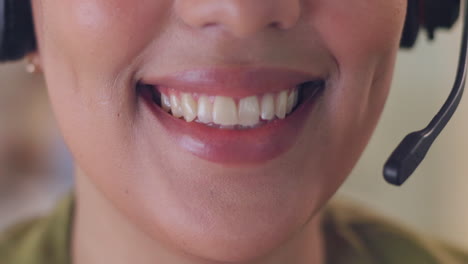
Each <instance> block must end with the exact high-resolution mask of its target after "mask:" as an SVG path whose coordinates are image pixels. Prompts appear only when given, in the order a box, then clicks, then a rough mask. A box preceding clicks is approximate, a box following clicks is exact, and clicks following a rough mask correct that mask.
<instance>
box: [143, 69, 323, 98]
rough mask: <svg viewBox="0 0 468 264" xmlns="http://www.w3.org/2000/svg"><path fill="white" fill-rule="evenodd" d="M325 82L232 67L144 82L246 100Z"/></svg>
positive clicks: (283, 72) (308, 76) (299, 75)
mask: <svg viewBox="0 0 468 264" xmlns="http://www.w3.org/2000/svg"><path fill="white" fill-rule="evenodd" d="M323 79H324V76H323V75H321V74H314V73H310V72H305V71H297V70H290V69H285V68H273V67H270V68H264V67H255V68H254V67H248V68H247V67H230V68H208V69H196V70H188V71H181V72H175V73H172V74H170V75H165V76H161V77H154V76H147V77H143V78H142V79H141V80H140V82H141V83H144V84H149V85H153V86H155V87H161V88H169V89H174V90H176V91H179V92H187V93H202V94H208V95H220V96H229V97H234V98H242V97H247V96H251V95H256V94H264V93H275V92H280V91H283V90H287V89H291V88H294V87H296V86H297V85H299V84H302V83H305V82H310V81H316V80H323Z"/></svg>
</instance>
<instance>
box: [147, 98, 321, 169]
mask: <svg viewBox="0 0 468 264" xmlns="http://www.w3.org/2000/svg"><path fill="white" fill-rule="evenodd" d="M322 92H323V90H321V91H319V92H317V93H316V94H315V95H314V96H311V97H309V98H307V99H306V100H305V101H304V102H302V103H301V105H299V107H298V108H297V109H296V110H295V111H294V112H293V113H292V114H291V115H289V116H287V117H286V118H285V119H276V120H274V121H272V122H269V123H267V124H265V125H263V126H260V127H257V128H254V129H246V130H228V129H217V128H213V127H209V126H206V125H203V124H200V123H197V122H190V123H189V122H186V121H184V120H182V119H178V118H175V117H174V116H172V115H170V114H168V113H167V112H165V111H164V110H163V109H161V108H160V107H159V106H157V105H156V104H154V103H153V101H152V100H151V99H149V98H145V100H144V101H145V105H147V106H148V107H149V108H150V110H151V112H152V113H153V114H154V116H155V117H156V119H157V120H158V121H159V122H160V123H161V124H162V125H163V127H164V128H165V130H166V132H167V134H168V135H169V138H171V139H172V141H173V142H174V143H175V145H177V146H178V147H180V148H181V149H183V150H184V151H187V152H188V153H191V154H193V155H195V156H197V157H199V158H201V159H204V160H206V161H211V162H214V163H219V164H224V165H230V166H242V165H257V164H261V163H265V162H267V161H270V160H272V159H274V158H277V157H278V156H280V155H281V154H283V153H285V152H287V151H288V150H289V149H291V147H292V146H293V145H294V144H295V143H296V140H297V139H298V137H299V135H300V134H301V132H302V130H303V129H304V125H305V121H306V119H307V117H308V116H309V115H310V114H311V113H312V110H313V109H314V106H315V104H316V101H317V99H318V98H319V97H320V95H321V94H322Z"/></svg>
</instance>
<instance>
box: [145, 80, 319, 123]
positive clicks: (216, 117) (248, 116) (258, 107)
mask: <svg viewBox="0 0 468 264" xmlns="http://www.w3.org/2000/svg"><path fill="white" fill-rule="evenodd" d="M323 85H324V83H323V80H318V81H310V82H306V83H303V84H300V85H297V86H296V87H294V88H293V89H289V90H283V91H280V92H276V93H265V94H260V95H251V96H248V97H243V98H234V97H229V96H214V95H208V94H199V93H184V92H179V91H176V90H174V89H170V88H164V87H155V86H154V85H149V84H142V83H139V84H138V89H139V90H140V91H141V92H144V93H146V94H147V96H148V99H151V101H152V102H153V103H154V104H155V105H156V106H157V107H159V108H161V109H162V110H164V111H165V112H167V113H169V114H171V115H172V116H173V117H175V118H178V119H181V120H184V121H185V122H197V123H200V124H204V125H206V126H209V127H213V128H217V129H231V130H244V129H254V128H257V127H260V126H263V125H265V124H268V123H270V122H273V121H276V120H278V119H280V120H281V119H285V118H287V117H288V116H289V115H290V114H292V113H293V112H294V110H295V109H296V108H297V107H298V106H299V105H300V104H301V103H302V102H304V101H306V100H307V98H309V97H313V96H314V95H315V94H316V93H318V92H319V91H320V88H322V87H323Z"/></svg>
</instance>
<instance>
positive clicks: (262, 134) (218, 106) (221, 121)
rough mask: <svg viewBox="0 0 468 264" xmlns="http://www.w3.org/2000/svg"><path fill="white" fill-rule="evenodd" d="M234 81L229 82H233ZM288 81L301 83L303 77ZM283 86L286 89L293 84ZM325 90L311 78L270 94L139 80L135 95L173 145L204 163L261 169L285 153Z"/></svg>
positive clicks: (264, 90)
mask: <svg viewBox="0 0 468 264" xmlns="http://www.w3.org/2000/svg"><path fill="white" fill-rule="evenodd" d="M267 72H268V70H266V71H263V70H262V73H267ZM226 74H227V73H226V72H225V71H222V72H221V73H219V72H215V73H214V75H213V73H212V72H211V71H210V73H209V74H202V76H204V77H205V78H206V77H207V76H209V77H213V76H215V77H214V78H218V79H219V78H226V76H225V75H226ZM228 74H229V73H228ZM270 74H271V70H270ZM219 76H222V77H219ZM236 76H237V77H239V74H237V75H236V74H234V75H232V76H231V77H229V78H230V79H231V80H238V78H237V79H236ZM243 76H244V80H245V79H248V78H245V76H246V75H243ZM257 76H260V78H261V76H264V77H265V76H267V75H265V74H263V75H261V74H260V75H257ZM269 76H270V77H271V76H275V75H269ZM290 76H294V78H296V79H297V77H298V76H301V78H302V79H304V78H303V77H304V76H303V75H297V74H296V75H294V74H291V75H290ZM209 77H208V78H209ZM309 77H310V76H309ZM240 78H241V79H242V76H241V77H240ZM179 79H180V77H179ZM270 79H274V77H271V78H270ZM283 79H284V80H285V79H287V78H283ZM287 80H288V82H289V83H290V82H291V80H292V78H289V79H287ZM278 83H280V82H278ZM172 84H174V83H172ZM205 84H206V82H205ZM256 84H257V85H258V81H257V82H256ZM325 85H326V81H325V79H323V78H312V79H311V80H308V81H304V82H301V83H299V84H296V85H292V87H291V85H288V84H285V82H283V84H282V85H276V86H275V87H274V88H271V89H268V86H266V85H262V87H263V88H258V89H245V90H243V91H242V92H239V91H240V90H236V89H230V90H229V89H224V90H223V89H218V90H216V89H209V86H210V85H205V86H203V87H202V86H197V88H196V89H194V88H193V86H192V87H190V85H186V86H184V87H183V88H181V87H180V86H178V85H172V86H171V85H170V83H169V85H168V83H167V82H166V83H164V80H163V81H162V82H157V81H153V82H151V83H149V82H146V81H145V80H144V79H142V80H140V81H139V82H138V84H137V87H136V89H137V92H138V94H139V95H141V98H142V99H143V101H144V103H145V105H146V106H147V107H149V109H150V110H151V111H150V112H151V113H152V114H153V115H154V117H155V118H156V120H157V121H158V122H160V123H161V124H162V125H163V127H164V128H165V130H166V132H167V135H168V136H169V138H171V139H172V140H173V142H174V143H175V145H178V146H179V147H180V148H181V149H183V150H185V151H187V152H189V153H191V154H193V155H195V156H197V157H199V158H202V159H204V160H207V161H211V162H215V163H221V164H224V165H229V166H242V165H256V164H260V163H264V162H266V161H269V160H272V159H274V158H276V157H278V156H279V155H281V154H283V153H285V152H286V151H287V150H289V149H290V148H291V147H292V146H293V145H294V143H295V142H296V140H297V138H298V137H299V135H300V134H301V132H302V128H303V127H304V123H305V122H306V120H307V117H308V116H309V114H310V113H311V112H312V111H311V110H312V109H313V106H314V105H315V102H316V100H317V99H318V98H319V96H320V95H321V94H322V91H323V89H324V88H325ZM198 87H200V88H198ZM207 87H208V88H207ZM218 87H219V86H218ZM257 87H258V86H257ZM217 91H218V92H219V94H216V92H217ZM253 91H257V93H253ZM249 92H250V94H249ZM260 92H261V93H260Z"/></svg>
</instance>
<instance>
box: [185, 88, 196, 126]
mask: <svg viewBox="0 0 468 264" xmlns="http://www.w3.org/2000/svg"><path fill="white" fill-rule="evenodd" d="M197 108H198V106H197V102H195V100H194V99H193V97H192V95H190V94H187V93H183V94H182V110H183V113H184V118H185V121H187V122H192V121H193V120H195V118H196V117H197V112H198V109H197Z"/></svg>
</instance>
